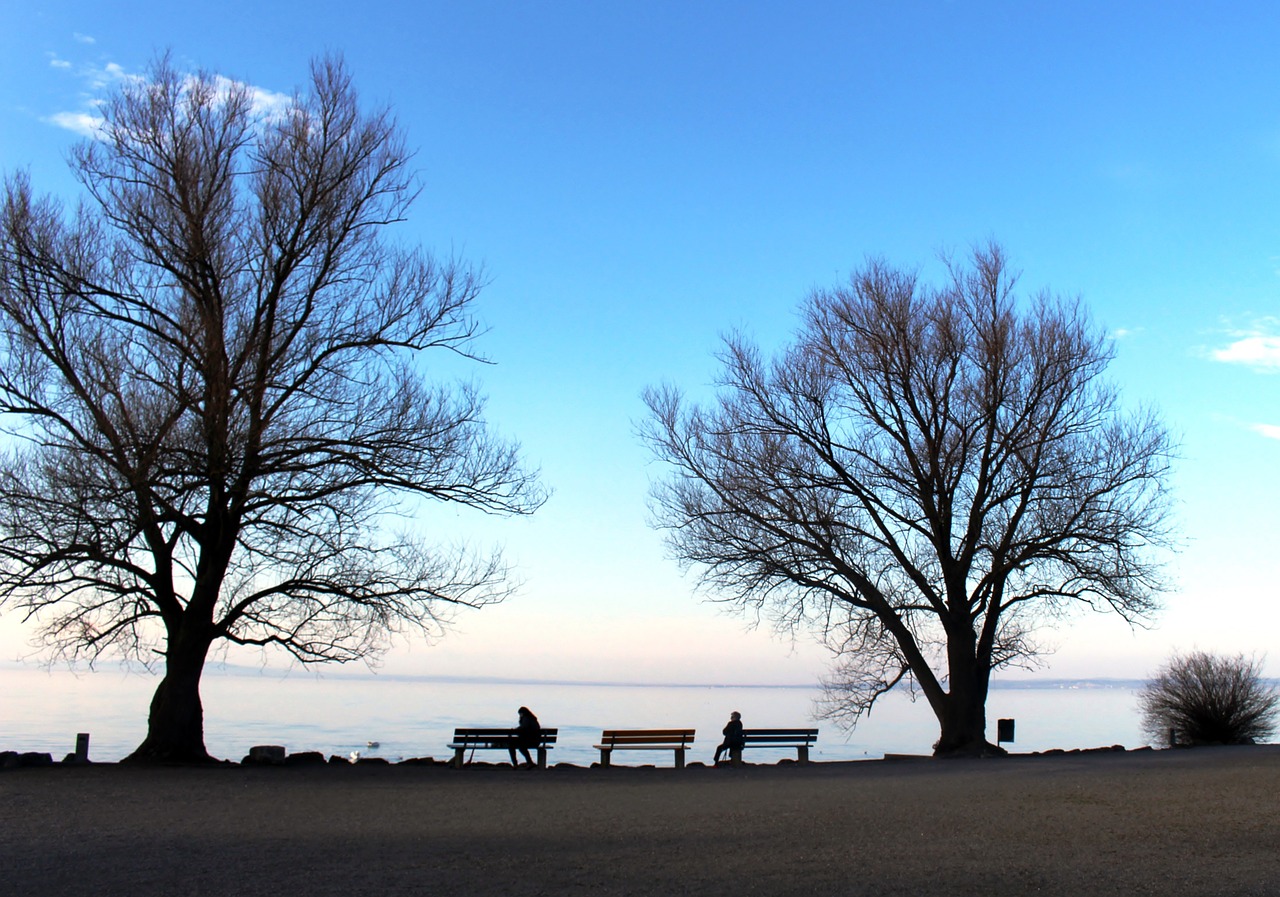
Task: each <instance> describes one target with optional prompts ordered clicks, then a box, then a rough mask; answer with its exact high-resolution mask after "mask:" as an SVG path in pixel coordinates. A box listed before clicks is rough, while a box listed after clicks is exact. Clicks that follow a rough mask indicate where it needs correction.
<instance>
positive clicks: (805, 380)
mask: <svg viewBox="0 0 1280 897" xmlns="http://www.w3.org/2000/svg"><path fill="white" fill-rule="evenodd" d="M948 267H949V274H950V276H949V280H948V282H946V283H945V284H944V285H942V286H940V287H937V288H934V287H930V286H927V285H924V284H921V283H919V282H918V278H917V276H916V275H914V274H912V273H909V272H905V271H901V270H896V269H893V268H891V267H889V266H888V265H886V264H885V263H883V262H880V261H873V262H870V263H869V264H868V265H866V266H865V267H864V268H863V269H862V270H861V271H858V272H857V273H855V274H854V275H853V277H852V278H851V280H850V283H849V284H848V286H846V287H841V288H838V289H834V290H820V291H816V292H814V293H813V294H812V295H811V296H810V297H809V299H808V302H807V303H806V304H805V306H804V309H803V325H802V327H801V329H800V331H799V332H798V334H797V336H796V338H795V341H794V343H793V344H792V345H791V346H790V347H789V348H787V349H786V350H785V351H783V352H782V353H781V354H780V355H779V356H778V357H777V358H776V359H774V360H772V361H766V360H764V359H763V358H762V357H761V353H760V351H759V350H758V349H757V348H756V347H755V346H754V345H752V344H751V343H750V342H749V341H748V340H746V339H745V338H743V337H742V336H739V335H734V336H731V337H729V338H728V339H726V341H725V346H724V349H723V352H722V354H721V361H722V362H723V375H722V379H721V381H720V383H719V384H718V385H719V387H720V389H719V393H718V396H717V398H716V399H715V400H714V401H713V402H711V403H710V405H709V406H707V407H702V406H699V405H696V404H691V403H689V402H687V401H686V400H685V399H684V398H683V397H682V395H681V394H680V392H679V391H678V390H676V389H675V388H672V387H665V388H659V389H652V390H650V391H648V392H647V393H646V400H647V402H648V406H649V409H650V411H651V417H650V418H649V421H648V423H647V425H646V427H645V431H644V432H645V435H646V438H647V440H648V442H649V443H650V444H651V446H652V447H653V449H654V451H655V453H656V454H657V456H658V457H659V458H660V459H662V460H664V461H666V462H669V463H670V464H671V465H673V467H674V472H673V474H672V475H671V476H670V478H668V479H666V480H665V481H663V482H660V483H658V484H657V485H656V487H655V491H654V508H655V516H656V522H657V524H658V525H659V526H661V527H663V528H665V529H666V531H667V541H668V545H669V547H670V550H671V552H672V553H673V555H674V556H675V557H676V558H677V559H679V560H680V561H681V562H683V563H684V564H685V565H687V566H691V567H693V568H696V569H697V570H698V571H699V572H700V582H701V584H702V585H703V586H704V587H705V589H707V590H708V591H710V592H711V593H712V595H713V597H715V598H716V599H719V600H724V601H729V602H735V603H737V604H738V605H739V606H741V607H742V608H744V609H754V610H755V612H757V613H760V612H764V613H766V614H769V615H772V617H773V618H774V620H775V621H776V622H777V623H778V624H780V625H783V626H787V627H794V626H798V625H807V624H816V625H817V626H818V627H820V629H821V631H822V632H823V633H825V636H826V638H827V639H828V640H829V643H830V644H831V646H832V647H833V648H834V649H835V650H836V652H837V654H838V663H837V668H836V670H835V673H834V675H833V676H832V678H831V680H830V681H829V682H828V683H827V685H828V694H829V697H831V698H832V699H833V700H834V703H835V706H834V708H833V709H832V711H831V713H830V715H833V716H835V717H837V718H839V719H841V720H842V721H843V722H845V723H846V724H848V725H854V724H856V722H857V720H858V719H859V718H860V717H861V715H862V714H864V713H866V712H868V711H869V710H870V709H871V707H872V705H873V704H874V702H875V701H876V699H877V698H878V697H879V696H881V695H883V694H885V693H886V692H887V691H889V690H890V689H891V688H893V687H894V686H896V685H898V684H899V683H904V682H905V683H907V684H908V685H910V686H911V687H913V688H918V689H919V691H920V692H922V693H923V695H924V697H925V698H926V699H927V700H928V702H929V705H930V707H931V708H932V709H933V712H934V713H935V714H936V716H937V718H938V722H939V725H940V729H941V734H940V737H939V739H938V742H937V743H936V745H935V753H937V754H938V755H950V754H974V753H983V752H992V751H998V748H997V747H994V746H992V745H990V744H989V743H988V742H987V740H986V734H985V730H986V719H985V707H986V699H987V690H988V685H989V681H990V675H991V672H992V671H993V670H995V669H998V668H1000V667H1003V666H1006V665H1009V664H1017V663H1027V662H1029V661H1030V660H1031V659H1032V658H1034V657H1035V656H1036V655H1037V652H1038V649H1037V646H1036V644H1035V643H1034V641H1033V634H1034V631H1035V630H1036V628H1037V627H1038V626H1040V625H1043V624H1044V623H1046V622H1047V621H1048V619H1050V618H1053V617H1055V616H1057V615H1059V614H1061V613H1063V612H1064V611H1066V610H1067V609H1068V608H1070V607H1072V606H1075V605H1086V606H1092V607H1095V608H1099V609H1102V610H1111V611H1115V612H1116V613H1118V614H1119V615H1120V616H1122V617H1124V618H1125V619H1127V620H1130V621H1141V620H1143V619H1144V618H1146V617H1147V616H1148V615H1150V614H1151V613H1152V611H1153V610H1154V609H1155V606H1156V601H1155V597H1154V596H1155V591H1156V589H1157V588H1158V585H1159V582H1158V572H1159V571H1158V566H1157V564H1156V561H1155V557H1154V555H1153V554H1152V552H1151V551H1149V549H1151V548H1153V547H1159V546H1161V545H1163V544H1166V542H1167V529H1166V526H1165V519H1166V492H1165V479H1166V473H1167V470H1168V465H1169V463H1170V457H1171V447H1170V441H1169V438H1168V436H1167V434H1166V431H1165V429H1164V428H1163V426H1162V425H1161V424H1160V422H1159V421H1158V420H1157V419H1156V417H1155V416H1154V415H1153V414H1151V413H1149V412H1138V413H1133V414H1130V413H1126V412H1124V411H1123V410H1122V409H1121V408H1120V406H1119V403H1118V399H1117V395H1116V393H1115V391H1114V390H1113V389H1112V388H1111V387H1110V386H1108V385H1107V384H1106V382H1105V381H1104V380H1103V379H1102V374H1103V372H1104V369H1105V368H1106V366H1107V364H1108V362H1109V361H1110V359H1111V348H1110V344H1109V343H1108V341H1107V339H1106V338H1105V337H1104V336H1103V335H1102V334H1100V333H1099V332H1097V331H1096V330H1095V329H1094V328H1093V327H1092V326H1091V325H1090V324H1089V322H1088V320H1087V318H1086V316H1085V314H1084V312H1083V311H1082V310H1081V308H1080V307H1079V305H1078V303H1076V302H1072V301H1064V300H1061V299H1058V298H1054V297H1052V296H1050V295H1048V294H1040V295H1037V296H1035V297H1033V298H1032V299H1031V300H1030V301H1029V302H1027V303H1025V306H1024V307H1021V308H1020V307H1019V303H1018V302H1017V301H1016V300H1015V295H1014V285H1015V281H1016V278H1014V277H1013V276H1011V275H1010V273H1009V271H1008V269H1007V266H1006V262H1005V258H1004V256H1003V254H1002V252H1001V250H1000V248H999V247H997V246H989V247H986V248H983V249H979V250H977V251H975V252H974V254H973V257H972V261H971V263H969V264H967V265H964V264H950V263H949V266H948Z"/></svg>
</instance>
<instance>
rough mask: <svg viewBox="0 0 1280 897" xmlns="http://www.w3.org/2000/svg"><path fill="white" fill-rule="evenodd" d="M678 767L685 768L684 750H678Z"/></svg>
mask: <svg viewBox="0 0 1280 897" xmlns="http://www.w3.org/2000/svg"><path fill="white" fill-rule="evenodd" d="M676 769H684V751H683V750H677V751H676Z"/></svg>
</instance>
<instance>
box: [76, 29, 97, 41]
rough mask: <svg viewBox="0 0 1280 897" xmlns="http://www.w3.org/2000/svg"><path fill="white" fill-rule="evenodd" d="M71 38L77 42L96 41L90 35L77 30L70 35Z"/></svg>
mask: <svg viewBox="0 0 1280 897" xmlns="http://www.w3.org/2000/svg"><path fill="white" fill-rule="evenodd" d="M71 38H72V39H73V40H74V41H75V42H76V43H78V44H96V43H97V42H98V41H97V40H96V39H95V38H94V37H93V36H92V35H89V34H81V33H80V32H79V31H77V32H76V33H75V34H73V35H71Z"/></svg>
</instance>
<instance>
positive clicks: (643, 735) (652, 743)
mask: <svg viewBox="0 0 1280 897" xmlns="http://www.w3.org/2000/svg"><path fill="white" fill-rule="evenodd" d="M693 733H694V730H693V729H605V730H604V731H603V732H601V733H600V744H597V745H595V748H596V750H598V751H599V752H600V765H601V766H608V765H609V759H610V756H611V755H612V754H613V752H614V751H672V752H674V753H675V757H676V769H684V755H685V752H686V751H688V750H689V748H690V746H691V745H692V744H693Z"/></svg>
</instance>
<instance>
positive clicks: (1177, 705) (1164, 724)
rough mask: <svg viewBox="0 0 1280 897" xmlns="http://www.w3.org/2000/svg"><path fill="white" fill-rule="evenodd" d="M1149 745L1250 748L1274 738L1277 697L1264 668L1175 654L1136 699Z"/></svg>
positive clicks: (1239, 660)
mask: <svg viewBox="0 0 1280 897" xmlns="http://www.w3.org/2000/svg"><path fill="white" fill-rule="evenodd" d="M1138 701H1139V706H1140V707H1141V709H1142V729H1143V732H1144V734H1146V736H1147V737H1148V739H1149V740H1150V743H1151V744H1165V743H1167V742H1169V741H1170V737H1171V734H1172V743H1174V744H1254V743H1255V742H1258V741H1265V740H1267V739H1268V738H1270V737H1271V735H1272V734H1274V733H1275V730H1276V723H1277V715H1280V695H1278V694H1276V691H1275V689H1273V688H1271V687H1270V686H1268V685H1266V684H1264V683H1263V681H1262V662H1261V661H1259V660H1257V659H1256V658H1246V657H1245V656H1244V655H1243V654H1238V655H1236V656H1235V657H1219V656H1216V655H1213V654H1208V653H1206V652H1203V651H1195V652H1192V653H1190V654H1186V655H1180V654H1175V655H1174V656H1173V658H1172V659H1171V660H1170V661H1169V662H1168V663H1167V664H1165V666H1164V667H1162V668H1161V669H1160V671H1159V672H1158V673H1157V674H1156V676H1155V678H1153V679H1152V680H1151V681H1150V682H1148V683H1147V686H1146V687H1145V688H1144V689H1143V690H1142V692H1141V693H1140V694H1139V697H1138Z"/></svg>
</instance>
